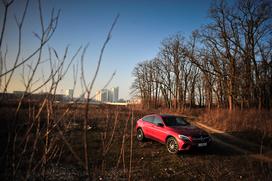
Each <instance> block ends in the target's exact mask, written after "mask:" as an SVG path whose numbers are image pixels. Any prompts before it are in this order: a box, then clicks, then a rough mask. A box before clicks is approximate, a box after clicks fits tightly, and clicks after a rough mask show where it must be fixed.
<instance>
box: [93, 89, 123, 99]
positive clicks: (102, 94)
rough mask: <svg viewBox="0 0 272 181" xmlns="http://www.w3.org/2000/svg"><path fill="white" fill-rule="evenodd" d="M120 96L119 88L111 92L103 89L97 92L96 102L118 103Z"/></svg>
mask: <svg viewBox="0 0 272 181" xmlns="http://www.w3.org/2000/svg"><path fill="white" fill-rule="evenodd" d="M118 94H119V88H118V87H114V88H112V89H111V90H109V89H102V90H100V91H97V92H96V95H95V100H96V101H100V102H118Z"/></svg>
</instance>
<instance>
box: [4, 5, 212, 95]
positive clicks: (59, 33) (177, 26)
mask: <svg viewBox="0 0 272 181" xmlns="http://www.w3.org/2000/svg"><path fill="white" fill-rule="evenodd" d="M15 1H16V0H15ZM24 2H25V1H24V0H19V2H18V0H17V2H16V3H17V4H16V5H14V7H12V12H10V14H9V16H10V18H13V17H12V16H13V14H20V13H21V10H22V6H23V4H24ZM30 2H31V3H30V8H29V11H28V15H27V17H26V22H25V26H24V27H23V28H24V39H23V43H24V45H25V46H24V48H25V52H27V51H30V50H31V48H33V47H35V45H36V44H37V39H35V37H34V36H33V34H32V32H34V31H35V32H36V31H39V23H38V16H37V15H38V14H37V12H38V11H37V7H38V6H37V1H35V0H31V1H30ZM210 3H211V1H209V0H145V1H144V0H122V1H121V0H115V1H114V0H107V1H106V0H88V1H87V0H43V1H42V4H43V11H44V15H45V17H46V18H47V17H48V15H49V13H50V9H51V8H53V7H54V8H55V9H59V8H60V9H61V16H60V20H59V25H58V27H57V30H56V32H55V34H54V36H53V38H52V40H51V41H50V42H49V45H50V46H52V47H54V48H56V50H58V51H59V52H60V54H63V52H64V49H65V46H66V45H67V44H69V45H70V54H69V55H72V53H73V52H75V51H76V49H77V48H78V47H80V46H81V45H83V46H84V45H86V44H87V43H90V46H89V48H88V50H87V53H86V58H85V66H84V67H85V71H86V76H87V77H88V78H89V80H90V79H91V77H92V75H93V73H94V67H95V65H96V62H97V59H98V56H99V51H100V49H101V46H102V44H103V42H104V41H105V38H106V36H107V32H108V30H109V28H110V26H111V24H112V22H113V19H114V18H115V16H116V15H117V14H118V13H119V14H120V18H119V20H118V23H117V25H116V27H115V29H114V31H113V36H112V39H111V40H110V42H109V44H108V46H107V48H106V50H105V52H104V57H103V60H102V64H101V69H100V72H99V74H98V78H97V81H96V83H95V87H94V91H93V93H95V91H96V90H98V89H101V88H102V87H103V86H104V84H105V83H106V82H107V81H108V79H109V78H110V76H111V74H112V73H113V72H114V71H115V70H116V76H115V77H114V79H113V81H112V82H111V84H110V85H109V88H111V87H114V86H119V91H120V93H119V94H120V95H119V97H121V98H124V99H128V98H129V92H130V86H131V84H132V81H133V77H132V70H133V68H134V67H135V65H136V64H137V63H138V62H140V61H144V60H148V59H152V58H154V57H155V56H156V55H157V53H158V51H159V46H160V42H161V41H162V40H163V39H164V38H167V37H168V36H170V35H173V34H175V33H178V32H179V33H181V34H182V35H184V36H185V37H188V36H189V35H190V34H191V32H192V31H193V30H195V29H197V28H200V27H201V25H203V24H206V23H207V22H208V9H209V7H210ZM2 10H3V8H1V9H0V13H2V12H3V11H2ZM0 20H1V21H2V18H1V19H0ZM16 36H17V30H16V28H15V27H14V23H12V22H11V23H9V24H8V31H7V36H6V37H7V38H6V40H5V42H6V43H7V44H9V45H8V46H9V47H11V48H10V49H11V51H12V47H16ZM13 44H14V45H13ZM10 57H12V55H10ZM79 58H80V57H79ZM79 58H78V59H79ZM11 59H12V58H11ZM77 61H78V62H79V60H77ZM43 68H44V69H46V67H43ZM16 76H18V77H17V79H18V82H19V80H20V76H19V75H18V74H17V75H16ZM78 82H79V81H78ZM78 85H79V87H78V88H77V90H76V94H78V93H79V92H80V84H79V83H78ZM20 86H21V84H20V83H16V81H15V83H14V82H13V84H12V85H11V87H10V91H12V90H14V89H17V90H18V89H20ZM60 86H61V87H60V89H59V92H63V91H64V90H66V89H69V88H71V86H72V69H71V70H70V71H69V72H68V74H67V76H66V78H65V80H64V81H63V83H62V84H61V85H60Z"/></svg>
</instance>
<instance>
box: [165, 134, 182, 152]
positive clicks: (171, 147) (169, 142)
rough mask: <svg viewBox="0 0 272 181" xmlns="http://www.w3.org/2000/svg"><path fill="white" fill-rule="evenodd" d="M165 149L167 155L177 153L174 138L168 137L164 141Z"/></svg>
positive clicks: (176, 144)
mask: <svg viewBox="0 0 272 181" xmlns="http://www.w3.org/2000/svg"><path fill="white" fill-rule="evenodd" d="M166 148H167V150H168V152H169V153H172V154H176V153H178V151H179V150H178V142H177V140H176V139H175V138H174V137H170V138H168V139H167V141H166Z"/></svg>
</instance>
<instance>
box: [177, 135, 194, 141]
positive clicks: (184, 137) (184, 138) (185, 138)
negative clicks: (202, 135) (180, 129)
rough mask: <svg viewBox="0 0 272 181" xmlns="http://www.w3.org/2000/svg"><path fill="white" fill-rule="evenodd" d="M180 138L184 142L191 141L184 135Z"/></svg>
mask: <svg viewBox="0 0 272 181" xmlns="http://www.w3.org/2000/svg"><path fill="white" fill-rule="evenodd" d="M178 137H179V138H180V139H182V140H183V141H191V140H190V138H189V137H188V136H185V135H182V134H180V135H178Z"/></svg>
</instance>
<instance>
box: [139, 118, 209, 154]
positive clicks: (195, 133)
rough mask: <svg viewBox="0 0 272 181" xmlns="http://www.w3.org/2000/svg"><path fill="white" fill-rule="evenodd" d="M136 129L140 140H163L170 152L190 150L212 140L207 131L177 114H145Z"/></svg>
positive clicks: (204, 145)
mask: <svg viewBox="0 0 272 181" xmlns="http://www.w3.org/2000/svg"><path fill="white" fill-rule="evenodd" d="M136 130H137V139H138V140H139V141H143V140H144V139H145V138H149V139H152V140H155V141H158V142H161V143H163V144H166V147H167V150H168V151H169V152H170V153H177V152H179V151H181V150H189V149H190V148H191V147H193V146H195V147H206V146H208V145H209V144H210V143H211V141H212V139H211V137H210V136H209V135H208V133H207V132H205V131H203V130H202V129H200V128H198V127H196V126H193V125H191V124H190V123H189V122H187V121H186V120H185V118H184V117H181V116H176V115H165V114H160V115H159V114H152V115H147V116H144V117H143V118H141V119H139V120H138V121H137V124H136Z"/></svg>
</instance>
